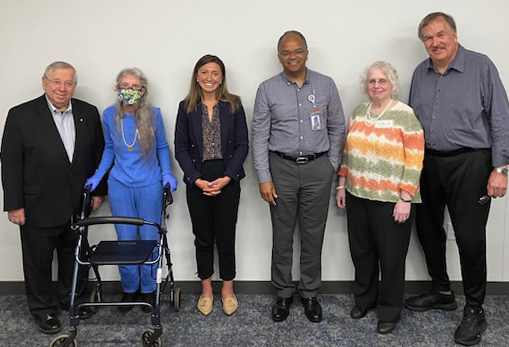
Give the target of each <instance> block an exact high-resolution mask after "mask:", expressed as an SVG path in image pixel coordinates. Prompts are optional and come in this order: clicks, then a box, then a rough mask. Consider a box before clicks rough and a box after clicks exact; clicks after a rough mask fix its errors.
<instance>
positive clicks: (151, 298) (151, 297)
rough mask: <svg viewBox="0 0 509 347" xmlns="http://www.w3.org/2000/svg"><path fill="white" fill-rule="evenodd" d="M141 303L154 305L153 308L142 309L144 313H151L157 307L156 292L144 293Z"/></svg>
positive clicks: (145, 307)
mask: <svg viewBox="0 0 509 347" xmlns="http://www.w3.org/2000/svg"><path fill="white" fill-rule="evenodd" d="M141 301H145V302H148V303H149V304H151V305H152V307H148V306H142V307H141V310H142V311H143V312H145V313H151V312H152V309H154V308H155V307H156V292H152V293H142V294H141Z"/></svg>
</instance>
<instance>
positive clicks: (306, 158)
mask: <svg viewBox="0 0 509 347" xmlns="http://www.w3.org/2000/svg"><path fill="white" fill-rule="evenodd" d="M272 153H274V154H276V155H277V156H279V157H281V158H283V159H286V160H290V161H293V162H295V163H297V164H306V163H308V162H310V161H313V160H315V159H318V158H320V157H321V156H323V155H324V154H326V153H327V152H322V153H316V154H311V155H302V156H300V157H292V156H289V155H286V154H284V153H281V152H272Z"/></svg>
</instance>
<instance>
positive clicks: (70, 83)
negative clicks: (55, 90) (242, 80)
mask: <svg viewBox="0 0 509 347" xmlns="http://www.w3.org/2000/svg"><path fill="white" fill-rule="evenodd" d="M44 78H45V79H46V80H48V82H49V84H51V85H52V86H53V87H61V86H62V85H64V86H65V87H66V88H72V87H74V86H75V85H76V82H74V81H65V82H62V81H60V80H50V79H49V78H47V77H44Z"/></svg>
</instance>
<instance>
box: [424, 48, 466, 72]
mask: <svg viewBox="0 0 509 347" xmlns="http://www.w3.org/2000/svg"><path fill="white" fill-rule="evenodd" d="M428 69H431V70H435V68H434V66H433V61H432V60H431V58H428ZM450 69H454V70H456V71H458V72H463V71H465V48H463V46H462V45H460V44H458V51H457V52H456V56H455V57H454V59H453V60H452V62H451V64H449V66H448V67H447V70H446V71H445V73H447V72H448V71H449V70H450ZM445 73H444V75H445Z"/></svg>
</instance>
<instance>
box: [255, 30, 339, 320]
mask: <svg viewBox="0 0 509 347" xmlns="http://www.w3.org/2000/svg"><path fill="white" fill-rule="evenodd" d="M277 48H278V57H279V62H280V63H281V65H282V66H283V72H282V73H279V74H277V75H276V76H274V77H272V78H270V79H268V80H266V81H265V82H263V83H262V84H261V85H260V87H259V88H258V92H257V94H256V101H255V106H254V113H253V152H254V166H255V170H256V173H257V175H258V181H259V183H260V187H259V188H260V194H261V196H262V198H263V199H264V200H265V201H266V202H267V203H269V206H270V213H271V218H272V229H273V248H272V272H271V273H272V274H271V279H272V285H273V286H274V288H275V289H276V291H277V296H278V298H277V301H276V303H275V305H274V307H273V309H272V319H273V320H274V321H276V322H281V321H284V320H285V319H286V318H287V317H288V314H289V308H290V305H291V304H292V302H293V293H294V291H295V285H294V284H293V282H292V274H291V270H292V257H293V248H292V246H293V234H294V231H295V224H296V223H297V221H298V222H299V230H300V234H301V255H300V282H299V285H298V290H299V294H300V296H301V301H302V303H303V304H304V309H305V313H306V317H307V318H308V319H309V320H310V321H312V322H319V321H321V319H322V309H321V307H320V304H319V303H318V301H317V299H316V294H317V292H318V289H319V288H320V285H321V254H322V244H323V237H324V231H325V223H326V220H327V211H328V208H329V201H330V189H331V182H332V177H333V176H334V174H335V173H336V172H337V170H338V167H339V163H340V162H341V151H342V149H343V143H344V138H345V120H344V116H343V108H342V106H341V101H340V98H339V93H338V90H337V88H336V84H335V83H334V81H333V80H332V78H330V77H327V76H324V75H322V74H319V73H318V72H315V71H312V70H310V69H308V68H306V61H307V58H308V49H307V44H306V39H305V38H304V36H303V35H302V34H301V33H300V32H298V31H295V30H292V31H287V32H286V33H284V34H283V36H281V38H280V39H279V42H278V45H277Z"/></svg>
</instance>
